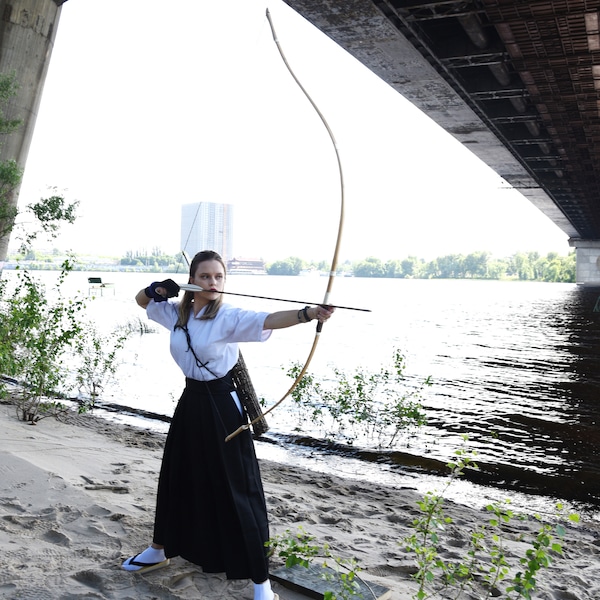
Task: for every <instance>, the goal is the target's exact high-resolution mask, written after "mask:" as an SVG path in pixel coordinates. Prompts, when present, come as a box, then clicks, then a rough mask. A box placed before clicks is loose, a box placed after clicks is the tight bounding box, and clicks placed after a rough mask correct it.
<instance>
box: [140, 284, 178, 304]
mask: <svg viewBox="0 0 600 600" xmlns="http://www.w3.org/2000/svg"><path fill="white" fill-rule="evenodd" d="M159 287H160V288H164V289H165V290H167V298H175V296H177V295H179V289H180V288H179V286H178V285H177V284H176V283H175V282H174V281H173V280H172V279H165V280H164V281H155V282H153V283H151V284H150V285H149V286H148V287H147V288H146V289H145V290H144V292H145V293H146V296H148V298H152V300H154V302H164V301H165V300H166V299H167V298H165V297H164V296H161V295H160V294H159V293H158V292H157V291H156V288H159Z"/></svg>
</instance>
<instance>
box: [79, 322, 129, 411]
mask: <svg viewBox="0 0 600 600" xmlns="http://www.w3.org/2000/svg"><path fill="white" fill-rule="evenodd" d="M130 335H131V329H130V328H129V327H127V326H125V327H117V328H116V329H115V330H114V331H112V332H110V333H109V334H105V335H102V334H101V333H100V332H99V331H98V329H97V327H96V326H95V325H94V324H93V323H88V324H87V325H86V326H85V328H84V329H83V330H82V331H81V333H80V334H79V335H78V336H77V338H76V339H75V342H74V344H73V350H74V358H75V361H76V363H77V368H76V374H75V379H76V381H77V386H78V387H79V392H80V394H83V396H84V398H83V400H81V401H80V405H79V412H85V411H87V410H89V409H92V408H94V405H95V402H96V400H97V399H98V397H99V396H100V393H101V392H102V390H103V389H104V387H105V386H106V384H107V383H108V382H109V381H110V379H111V378H112V377H114V375H115V373H116V371H117V367H118V362H117V358H118V353H119V352H120V351H121V350H122V349H123V346H124V345H125V342H126V341H127V339H128V338H129V336H130Z"/></svg>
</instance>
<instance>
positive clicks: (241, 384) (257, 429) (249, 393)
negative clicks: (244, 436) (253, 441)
mask: <svg viewBox="0 0 600 600" xmlns="http://www.w3.org/2000/svg"><path fill="white" fill-rule="evenodd" d="M232 376H233V383H234V385H235V390H236V392H237V394H238V397H239V399H240V402H241V403H242V404H243V405H244V408H245V409H246V412H247V413H248V416H249V417H250V420H251V421H254V419H256V418H258V417H260V418H259V419H258V421H256V423H254V424H253V425H252V432H253V433H254V437H259V436H261V435H262V434H263V433H266V432H267V431H268V430H269V425H268V424H267V421H266V419H265V418H264V416H263V412H262V407H261V405H260V402H259V401H258V397H257V395H256V391H255V390H254V386H253V385H252V381H251V379H250V373H248V368H247V367H246V363H245V361H244V357H243V356H242V353H241V352H240V355H239V359H238V362H237V364H236V365H235V367H233V370H232Z"/></svg>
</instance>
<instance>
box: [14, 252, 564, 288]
mask: <svg viewBox="0 0 600 600" xmlns="http://www.w3.org/2000/svg"><path fill="white" fill-rule="evenodd" d="M13 258H14V259H17V260H21V261H26V262H27V263H28V265H27V266H28V268H30V269H43V270H51V269H53V268H55V269H58V268H59V265H60V263H61V262H62V260H64V256H63V254H62V253H61V252H59V251H57V250H54V251H52V252H50V253H43V252H39V251H33V250H31V249H30V250H29V251H28V252H27V253H26V254H21V255H15V256H14V257H13ZM109 263H110V264H109ZM74 269H75V270H80V271H89V270H94V269H96V270H98V269H100V270H104V271H106V270H123V271H145V272H149V273H185V272H187V269H188V266H187V264H186V263H185V262H184V261H183V258H182V256H181V255H168V254H164V253H162V251H161V250H160V249H159V248H153V249H152V250H150V251H136V252H133V251H129V252H127V254H126V256H124V257H121V258H115V259H113V260H111V261H106V260H103V261H102V263H101V264H90V263H89V262H86V260H85V259H83V258H81V259H80V260H78V261H77V264H76V265H75V266H74ZM329 269H330V265H329V263H328V262H327V261H325V260H322V261H305V260H303V259H301V258H299V257H296V256H291V257H289V258H286V259H283V260H278V261H275V262H272V263H267V264H266V271H267V274H269V275H288V276H294V275H300V274H306V273H308V274H310V273H311V272H314V273H328V272H329ZM337 270H338V274H339V275H346V276H354V277H382V278H383V277H386V278H396V279H497V280H511V279H514V280H519V281H548V282H559V283H575V252H574V251H573V252H571V253H569V254H568V255H567V256H562V255H560V254H558V253H557V252H549V253H548V254H546V255H545V256H542V255H541V254H540V253H539V252H517V253H516V254H513V255H512V256H510V257H508V258H493V257H492V255H491V253H489V252H472V253H470V254H447V255H445V256H440V257H438V258H434V259H433V260H430V261H426V260H424V259H422V258H417V257H414V256H409V257H408V258H405V259H393V260H387V261H384V260H381V259H379V258H376V257H373V256H371V257H367V258H365V259H364V260H358V261H345V262H344V263H342V264H340V265H339V266H338V269H337Z"/></svg>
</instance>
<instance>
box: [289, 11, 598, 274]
mask: <svg viewBox="0 0 600 600" xmlns="http://www.w3.org/2000/svg"><path fill="white" fill-rule="evenodd" d="M284 1H285V2H286V3H287V4H288V5H289V6H290V7H291V8H293V9H294V10H295V11H297V12H298V13H299V14H301V15H302V16H303V17H304V18H306V19H307V20H308V21H309V22H311V23H312V24H313V25H315V26H316V27H317V28H318V29H320V30H321V31H322V32H323V33H325V34H326V35H328V36H329V37H330V38H331V39H333V40H334V41H335V42H336V43H337V44H339V45H340V46H341V47H342V48H344V49H345V50H347V51H348V52H349V53H350V54H351V55H352V56H354V57H355V58H356V59H358V60H359V61H360V62H362V63H363V64H364V65H365V66H366V67H368V68H369V69H370V70H371V71H373V72H374V73H375V74H376V75H378V76H379V77H380V78H381V79H383V80H384V81H385V82H387V83H388V84H389V85H390V86H392V87H393V88H394V89H395V90H397V91H398V92H399V93H400V94H402V95H403V96H404V97H405V98H407V99H408V100H410V101H411V102H412V103H413V104H415V105H416V106H417V107H418V108H420V109H421V110H422V111H423V112H425V113H426V114H427V115H428V116H429V117H431V118H432V119H433V120H434V121H435V122H437V123H438V124H439V125H440V126H441V127H443V128H444V129H445V130H446V131H448V132H449V133H451V134H452V135H453V136H454V137H455V138H456V139H457V140H459V141H460V142H461V143H463V144H464V145H465V146H466V147H468V148H469V149H470V150H471V151H472V152H473V153H474V154H475V155H477V156H478V157H479V158H481V159H482V160H483V161H485V163H487V164H488V165H489V166H490V167H491V168H492V169H494V170H495V171H496V172H497V173H498V174H499V175H500V176H501V177H503V178H504V179H505V180H506V181H507V182H509V183H510V184H511V185H512V186H513V187H515V188H516V189H518V190H519V191H520V192H521V193H522V194H523V195H524V196H525V197H526V198H528V199H529V200H530V201H531V202H532V203H533V204H534V205H535V206H537V207H538V208H539V209H540V210H541V211H542V212H543V213H544V214H545V215H547V216H548V217H549V218H550V219H551V220H552V221H553V222H554V223H556V225H558V227H559V228H560V229H562V230H563V231H564V232H565V233H566V234H567V235H568V236H569V238H570V240H569V243H570V244H571V246H574V247H575V248H576V253H577V281H578V282H579V283H588V284H589V283H594V284H595V283H598V284H600V24H599V19H600V15H599V11H600V0H528V1H524V0H466V1H458V0H444V1H429V2H428V1H424V0H345V1H344V2H339V1H338V0H284ZM373 110H377V107H376V106H374V107H373Z"/></svg>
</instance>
